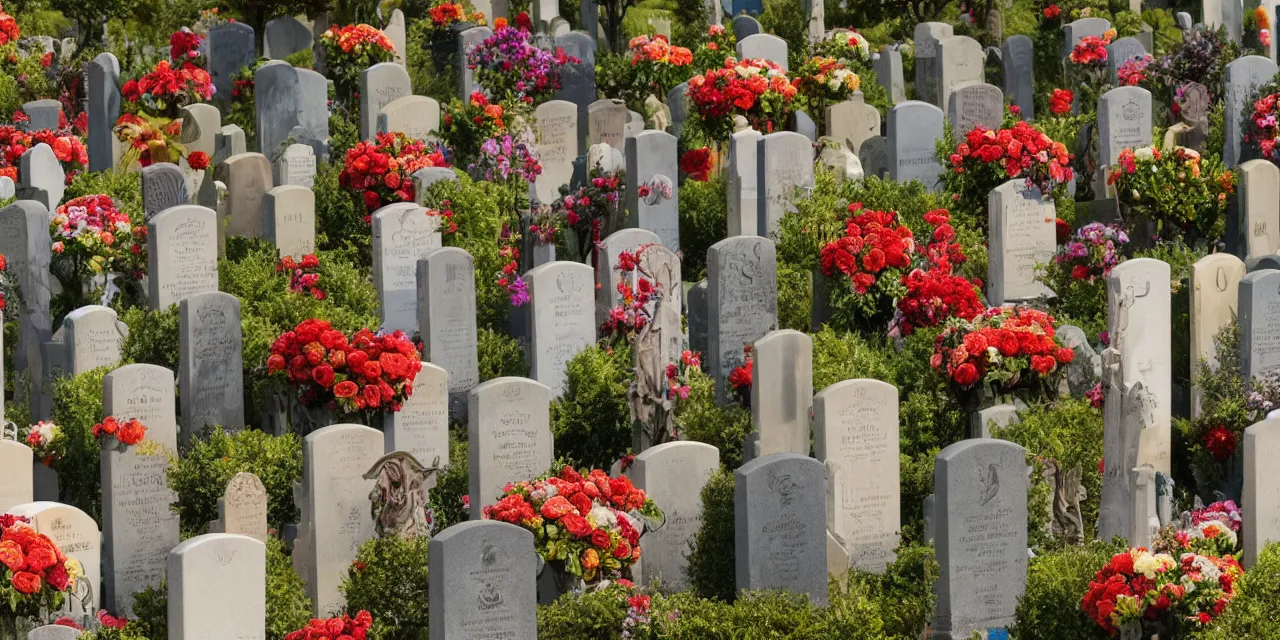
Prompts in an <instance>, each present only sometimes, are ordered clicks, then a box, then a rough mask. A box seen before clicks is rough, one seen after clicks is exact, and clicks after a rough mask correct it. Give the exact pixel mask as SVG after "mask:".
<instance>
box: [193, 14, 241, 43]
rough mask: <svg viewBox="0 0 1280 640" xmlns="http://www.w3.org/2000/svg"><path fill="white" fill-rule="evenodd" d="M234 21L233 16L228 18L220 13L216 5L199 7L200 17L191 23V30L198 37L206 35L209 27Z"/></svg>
mask: <svg viewBox="0 0 1280 640" xmlns="http://www.w3.org/2000/svg"><path fill="white" fill-rule="evenodd" d="M235 21H236V20H235V18H228V17H226V16H224V15H222V10H221V9H218V8H217V7H214V8H212V9H201V10H200V17H199V18H198V19H197V20H196V21H195V23H194V24H192V25H191V30H192V31H193V32H195V33H196V34H197V35H199V36H200V37H207V36H208V35H209V30H210V29H212V28H214V27H216V26H218V25H223V24H231V23H233V22H235Z"/></svg>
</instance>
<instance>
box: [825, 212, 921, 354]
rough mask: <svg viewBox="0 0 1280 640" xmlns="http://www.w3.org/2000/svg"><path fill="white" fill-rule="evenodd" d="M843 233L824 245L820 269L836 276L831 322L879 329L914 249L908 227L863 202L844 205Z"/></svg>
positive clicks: (886, 318) (894, 214)
mask: <svg viewBox="0 0 1280 640" xmlns="http://www.w3.org/2000/svg"><path fill="white" fill-rule="evenodd" d="M848 212H849V217H848V219H847V220H846V221H845V224H844V230H843V231H844V233H843V235H841V236H839V237H837V238H834V239H833V240H831V241H830V242H828V243H827V244H826V245H825V246H823V247H822V250H821V252H820V253H819V258H820V261H821V265H822V273H823V275H825V276H827V277H828V278H835V279H837V280H839V282H840V284H839V286H833V287H832V290H833V291H832V295H831V303H830V304H831V307H832V309H831V315H832V322H833V323H836V324H838V325H841V326H848V327H855V326H857V327H866V328H877V329H883V328H884V327H885V326H886V325H887V324H888V322H889V320H890V319H891V318H892V317H893V312H894V301H895V300H896V299H898V298H899V297H901V296H902V294H903V293H904V290H903V288H902V278H903V276H904V275H906V274H907V270H908V269H909V268H910V266H911V260H912V257H913V256H914V255H915V253H916V241H915V236H914V234H913V233H912V232H911V228H910V227H908V226H907V225H906V224H903V223H902V221H901V220H899V219H898V214H897V212H895V211H872V210H868V209H865V208H864V207H863V205H862V203H861V202H854V203H852V204H850V205H849V208H848Z"/></svg>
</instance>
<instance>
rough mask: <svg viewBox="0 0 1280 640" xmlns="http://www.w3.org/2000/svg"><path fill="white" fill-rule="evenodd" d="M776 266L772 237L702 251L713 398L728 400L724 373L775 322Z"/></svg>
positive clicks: (733, 241)
mask: <svg viewBox="0 0 1280 640" xmlns="http://www.w3.org/2000/svg"><path fill="white" fill-rule="evenodd" d="M777 272H778V269H777V256H776V253H775V248H774V244H773V241H772V240H769V239H768V238H760V237H755V236H736V237H732V238H726V239H724V240H721V241H720V242H717V243H715V244H713V245H711V247H710V248H709V249H708V250H707V352H708V354H709V357H708V358H707V371H708V373H710V374H711V375H712V376H713V377H714V378H715V381H716V400H717V402H719V403H720V404H722V405H723V404H726V403H728V402H729V398H730V391H729V388H728V380H729V373H730V372H732V371H733V368H734V367H738V366H741V365H742V363H743V360H744V356H745V354H744V351H743V349H744V347H748V346H751V345H754V344H755V342H756V340H759V339H760V338H762V337H764V336H765V334H767V333H769V332H770V331H773V330H774V329H776V328H777V326H778V273H777Z"/></svg>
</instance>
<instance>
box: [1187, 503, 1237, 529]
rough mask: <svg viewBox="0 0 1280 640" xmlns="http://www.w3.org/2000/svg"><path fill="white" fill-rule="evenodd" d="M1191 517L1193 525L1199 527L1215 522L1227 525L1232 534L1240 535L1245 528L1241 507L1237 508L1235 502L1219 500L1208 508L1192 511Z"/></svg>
mask: <svg viewBox="0 0 1280 640" xmlns="http://www.w3.org/2000/svg"><path fill="white" fill-rule="evenodd" d="M1189 516H1190V519H1191V523H1192V524H1195V525H1199V524H1203V523H1205V522H1208V521H1210V520H1213V521H1217V522H1220V523H1222V524H1223V525H1225V526H1226V527H1227V528H1228V529H1230V530H1231V532H1232V533H1240V529H1241V527H1242V526H1243V519H1242V518H1241V517H1240V507H1238V506H1236V503H1235V501H1234V500H1219V501H1218V502H1214V503H1212V504H1210V505H1208V506H1205V507H1201V508H1199V509H1192V510H1191V512H1190V514H1189Z"/></svg>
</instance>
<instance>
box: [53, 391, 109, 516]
mask: <svg viewBox="0 0 1280 640" xmlns="http://www.w3.org/2000/svg"><path fill="white" fill-rule="evenodd" d="M114 368H115V367H114V366H108V367H101V368H98V369H94V370H92V371H86V372H84V373H82V374H80V375H78V376H67V377H62V378H58V379H56V380H55V381H54V383H53V423H54V424H56V425H58V426H59V427H61V428H62V433H63V435H64V436H65V437H66V438H67V452H66V454H65V455H64V456H63V457H62V458H61V459H60V460H57V461H55V462H54V463H53V468H54V469H55V470H57V472H58V498H59V501H61V502H65V503H67V504H69V505H72V506H74V507H77V508H79V509H80V510H82V511H84V512H85V513H87V514H89V515H90V516H92V517H93V519H94V520H97V521H98V522H102V486H101V483H102V478H101V474H100V469H101V460H102V447H101V446H99V444H98V439H97V438H95V437H93V426H94V425H96V424H98V423H99V422H102V417H103V416H102V378H103V376H105V375H107V372H108V371H110V370H112V369H114Z"/></svg>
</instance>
